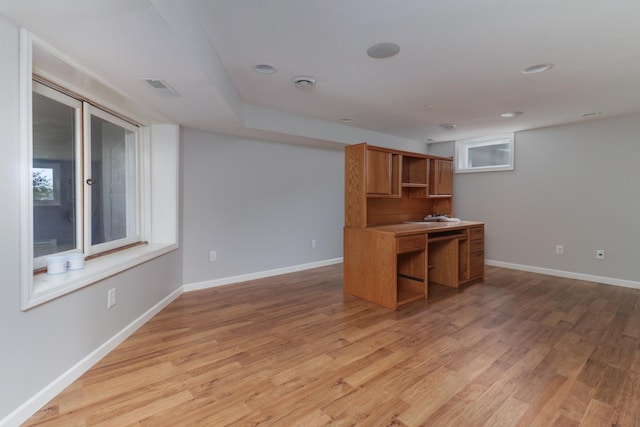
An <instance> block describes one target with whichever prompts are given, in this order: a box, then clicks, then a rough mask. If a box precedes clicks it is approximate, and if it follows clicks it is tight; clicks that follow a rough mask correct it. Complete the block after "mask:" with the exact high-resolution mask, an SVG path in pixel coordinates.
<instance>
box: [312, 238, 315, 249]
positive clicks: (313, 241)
mask: <svg viewBox="0 0 640 427" xmlns="http://www.w3.org/2000/svg"><path fill="white" fill-rule="evenodd" d="M315 248H316V241H315V240H311V249H315Z"/></svg>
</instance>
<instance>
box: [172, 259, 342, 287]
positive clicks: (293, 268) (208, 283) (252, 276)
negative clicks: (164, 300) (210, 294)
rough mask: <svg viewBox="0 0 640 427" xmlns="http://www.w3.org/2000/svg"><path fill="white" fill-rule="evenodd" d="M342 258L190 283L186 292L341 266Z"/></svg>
mask: <svg viewBox="0 0 640 427" xmlns="http://www.w3.org/2000/svg"><path fill="white" fill-rule="evenodd" d="M341 262H342V257H341V258H334V259H327V260H324V261H317V262H311V263H308V264H299V265H294V266H291V267H283V268H276V269H274V270H266V271H259V272H256V273H249V274H241V275H239V276H231V277H224V278H222V279H215V280H206V281H204V282H196V283H190V284H188V285H184V287H183V288H184V291H185V292H190V291H197V290H200V289H207V288H213V287H216V286H222V285H230V284H232V283H238V282H246V281H248V280H256V279H262V278H265V277H271V276H278V275H280V274H287V273H294V272H296V271H302V270H310V269H312V268H318V267H324V266H327V265H333V264H340V263H341Z"/></svg>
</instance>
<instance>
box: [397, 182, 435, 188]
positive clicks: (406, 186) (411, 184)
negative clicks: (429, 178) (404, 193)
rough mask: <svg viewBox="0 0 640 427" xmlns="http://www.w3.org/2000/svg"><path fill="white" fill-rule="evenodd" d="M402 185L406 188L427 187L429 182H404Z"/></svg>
mask: <svg viewBox="0 0 640 427" xmlns="http://www.w3.org/2000/svg"><path fill="white" fill-rule="evenodd" d="M402 186H403V187H405V188H427V187H429V185H428V184H416V183H415V182H403V183H402Z"/></svg>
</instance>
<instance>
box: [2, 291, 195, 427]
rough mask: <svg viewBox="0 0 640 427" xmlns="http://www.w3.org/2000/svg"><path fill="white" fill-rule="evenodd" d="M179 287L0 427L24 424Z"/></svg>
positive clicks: (162, 305) (166, 302)
mask: <svg viewBox="0 0 640 427" xmlns="http://www.w3.org/2000/svg"><path fill="white" fill-rule="evenodd" d="M182 292H183V290H182V287H179V288H178V289H176V290H175V291H173V292H172V293H171V294H169V295H168V296H167V297H166V298H164V299H163V300H162V301H160V302H159V303H157V304H156V305H154V306H153V307H151V308H150V309H149V310H147V312H146V313H144V314H143V315H142V316H140V317H138V318H137V319H136V320H134V321H133V322H131V323H130V324H129V325H127V326H126V327H125V328H124V329H122V330H121V331H120V332H118V333H117V334H116V335H114V336H113V337H111V338H110V339H109V340H108V341H106V342H105V343H104V344H102V345H101V346H100V347H98V348H97V349H96V350H94V351H93V352H92V353H90V354H89V355H87V356H86V357H85V358H84V359H82V360H80V361H79V362H78V363H76V364H75V365H74V366H72V367H71V369H69V370H68V371H67V372H65V373H64V374H62V375H60V376H59V377H58V378H57V379H55V380H54V381H53V382H51V383H50V384H49V385H47V386H46V387H45V388H43V389H42V390H40V391H39V392H38V393H37V394H36V395H34V396H33V397H31V398H30V399H29V400H27V401H26V402H24V403H23V404H22V405H20V406H19V407H18V408H16V409H15V410H14V411H13V412H11V413H10V414H9V415H7V416H6V417H5V418H4V419H2V420H0V427H13V426H19V425H20V424H21V423H23V422H25V421H26V420H27V419H29V417H31V416H32V415H33V414H35V413H36V412H37V411H39V410H40V408H42V407H43V406H44V405H46V404H47V403H48V402H49V401H50V400H51V399H53V398H54V397H56V396H57V395H58V394H59V393H60V392H62V391H63V390H64V389H65V388H66V387H68V386H69V385H70V384H71V383H73V382H74V381H75V380H77V379H78V378H79V377H80V376H81V375H82V374H84V373H85V372H87V371H88V370H89V369H90V368H91V367H92V366H93V365H95V364H96V363H98V361H100V359H102V358H103V357H104V356H106V355H107V354H108V353H109V352H110V351H112V350H113V349H114V348H116V347H117V346H118V345H119V344H120V343H122V342H123V341H124V340H125V339H127V338H128V337H129V336H130V335H131V334H133V333H134V332H135V331H136V330H137V329H138V328H139V327H140V326H142V325H144V324H145V323H146V322H147V321H148V320H149V319H151V318H152V317H153V316H155V315H156V314H158V313H159V312H160V310H162V309H163V308H165V307H166V306H167V305H169V304H170V303H171V302H172V301H173V300H175V299H176V298H178V297H179V296H180V295H181V294H182Z"/></svg>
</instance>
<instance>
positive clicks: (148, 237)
mask: <svg viewBox="0 0 640 427" xmlns="http://www.w3.org/2000/svg"><path fill="white" fill-rule="evenodd" d="M34 47H37V48H38V49H39V51H38V52H39V54H42V53H43V52H44V54H45V55H46V56H47V61H51V60H52V61H53V62H54V63H53V65H52V68H51V69H52V72H51V75H52V76H54V77H56V76H57V75H61V74H63V75H64V76H70V77H71V78H73V77H75V78H77V79H78V80H77V82H80V83H82V82H85V81H89V82H90V84H89V85H88V86H90V89H91V90H93V89H94V88H98V89H99V91H101V94H100V95H96V96H95V97H92V95H95V94H93V92H91V93H88V92H89V90H90V89H86V90H84V92H83V90H82V88H81V87H80V89H78V87H79V86H74V85H73V84H70V85H71V86H72V87H70V88H69V89H71V90H73V91H74V92H76V93H80V94H81V95H83V96H84V97H86V98H88V99H95V100H96V102H98V103H100V104H102V105H108V106H109V108H110V110H111V111H117V112H118V113H119V114H122V115H124V116H126V115H128V116H132V117H135V116H134V115H131V114H127V111H126V110H127V109H126V108H122V109H118V108H117V107H118V104H117V103H116V104H114V103H113V102H112V101H113V100H114V99H117V98H118V97H119V96H121V95H119V93H118V92H117V91H115V90H114V89H111V88H109V87H108V86H105V85H104V84H103V83H101V82H100V81H99V80H98V79H96V78H95V77H94V76H92V75H91V74H90V73H88V72H87V71H86V70H83V69H82V67H79V66H78V65H77V64H75V63H74V62H73V61H72V60H70V59H69V58H67V57H66V56H64V55H63V54H62V53H60V52H59V51H57V50H56V49H54V48H52V47H51V46H49V45H48V44H46V43H45V42H43V41H42V40H40V39H38V38H37V37H35V36H34V35H32V34H31V33H29V32H28V31H27V30H25V29H22V30H21V34H20V213H21V215H20V217H21V223H20V272H21V273H20V286H21V309H22V310H28V309H32V308H33V307H36V306H38V305H40V304H43V303H46V302H48V301H51V300H53V299H55V298H58V297H60V296H62V295H65V294H68V293H70V292H73V291H76V290H78V289H81V288H83V287H85V286H88V285H91V284H93V283H95V282H98V281H100V280H103V279H105V278H107V277H110V276H113V275H116V274H118V273H120V272H122V271H124V270H127V269H130V268H132V267H135V266H137V265H140V264H142V263H144V262H147V261H149V260H151V259H154V258H157V257H159V256H162V255H164V254H166V253H169V252H171V251H174V250H176V249H177V248H178V239H179V236H178V218H179V216H178V214H179V206H178V203H179V194H178V189H179V181H178V180H179V176H178V172H179V139H180V136H179V126H178V125H176V124H152V125H148V126H144V124H145V121H144V120H139V117H135V119H136V121H138V122H141V123H142V124H143V126H142V127H141V128H140V141H139V145H140V156H139V159H138V161H139V162H140V165H141V167H140V168H139V173H140V180H139V189H140V196H139V203H140V206H139V211H138V215H139V218H140V219H139V221H140V224H139V227H138V230H139V232H140V239H141V240H143V241H144V244H143V245H140V246H136V247H133V248H129V249H125V250H121V251H118V252H115V253H109V254H106V255H103V256H101V257H99V258H95V259H91V260H89V261H87V262H86V263H85V268H84V269H82V270H77V271H71V272H67V273H64V274H58V275H47V274H38V275H34V273H33V270H34V262H33V261H34V260H33V190H32V185H33V177H32V163H33V150H32V120H33V115H32V91H33V72H34V67H33V55H34ZM52 58H53V59H52ZM45 62H46V61H45ZM61 69H63V70H64V71H68V72H59V71H60V70H61ZM69 70H72V71H73V72H71V71H69ZM56 72H58V74H56ZM77 76H79V77H77ZM47 77H49V76H47ZM51 80H52V81H54V83H56V84H60V85H64V83H65V81H63V79H62V78H60V79H59V80H60V81H56V79H51ZM80 83H78V84H80ZM105 99H107V100H110V101H111V102H109V101H107V102H106V104H105V101H104V100H105ZM128 101H130V100H127V99H123V100H122V104H123V105H128Z"/></svg>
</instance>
